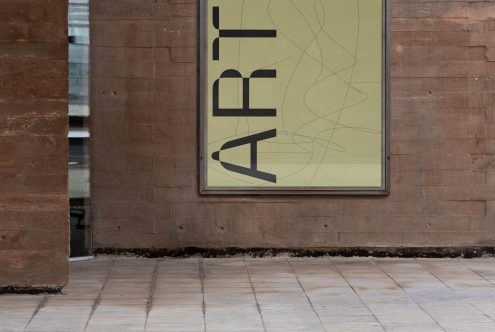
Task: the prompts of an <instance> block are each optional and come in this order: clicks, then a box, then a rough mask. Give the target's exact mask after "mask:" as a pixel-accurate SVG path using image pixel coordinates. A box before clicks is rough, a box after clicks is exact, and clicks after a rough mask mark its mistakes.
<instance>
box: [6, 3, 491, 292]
mask: <svg viewBox="0 0 495 332" xmlns="http://www.w3.org/2000/svg"><path fill="white" fill-rule="evenodd" d="M3 5H4V6H3V9H2V10H1V11H0V18H1V20H0V21H1V22H3V23H1V24H0V26H1V28H0V43H1V44H0V45H1V46H0V59H1V62H0V74H1V75H0V82H1V84H0V87H1V89H0V91H1V92H0V93H1V97H0V108H1V109H2V112H0V119H1V121H0V152H1V154H0V170H1V171H0V177H1V179H2V181H1V183H2V185H1V186H0V188H1V189H0V244H1V248H0V251H1V253H2V255H0V266H1V268H0V271H1V273H0V286H36V287H45V286H49V287H51V286H62V285H63V284H64V283H65V282H66V278H67V272H68V261H67V258H68V256H69V227H68V218H69V196H68V190H67V178H68V167H67V165H68V161H69V160H68V159H69V156H68V143H67V133H68V114H69V113H68V104H69V101H68V91H69V85H68V79H67V77H68V52H67V49H68V38H67V35H68V34H67V27H68V25H67V24H68V21H67V16H68V7H67V1H61V0H40V1H36V3H34V2H31V1H22V0H10V1H7V2H5V3H4V4H3ZM390 9H391V12H390V14H391V19H390V36H391V45H390V51H391V52H390V76H391V78H390V91H389V92H390V95H391V106H390V122H389V125H390V133H389V137H388V140H389V142H390V170H389V177H390V188H389V189H390V193H389V195H385V196H366V195H364V196H363V195H360V196H358V195H311V196H308V195H297V194H295V195H294V194H292V195H245V194H238V195H201V194H200V193H199V157H198V156H199V131H198V127H199V122H198V121H199V115H198V114H199V102H198V94H199V92H200V91H199V88H198V86H199V85H198V79H199V70H198V61H199V60H198V59H199V56H198V55H199V47H198V38H199V35H198V34H199V20H198V18H199V11H198V10H199V4H198V1H194V0H183V1H178V0H177V1H175V0H174V1H172V0H158V1H156V0H144V1H143V0H141V1H137V0H122V1H118V2H116V1H110V0H104V1H90V2H89V34H90V43H89V44H90V46H89V50H90V52H89V53H90V55H89V56H90V61H89V63H90V66H89V77H90V79H89V89H90V90H89V91H90V92H89V96H90V97H89V108H90V114H91V115H90V120H89V121H90V123H91V125H90V131H91V139H90V140H89V142H90V165H91V166H90V172H91V175H90V177H91V224H90V229H91V231H90V234H91V237H92V240H91V247H92V249H93V250H106V249H137V248H139V249H177V248H185V247H198V248H229V247H233V248H327V249H328V248H387V249H385V250H393V249H394V248H430V247H445V248H480V247H493V245H494V244H495V110H494V108H493V96H495V88H494V84H493V83H492V81H493V76H494V73H495V62H494V61H495V52H494V46H495V44H494V41H493V37H492V35H493V33H494V29H495V28H494V27H495V24H494V22H495V21H494V19H493V16H494V13H495V4H494V3H493V2H490V1H488V2H487V1H429V2H424V1H408V2H404V1H391V4H390Z"/></svg>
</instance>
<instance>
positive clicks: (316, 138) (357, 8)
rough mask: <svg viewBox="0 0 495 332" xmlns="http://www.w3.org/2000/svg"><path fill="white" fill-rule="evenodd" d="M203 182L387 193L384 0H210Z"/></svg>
mask: <svg viewBox="0 0 495 332" xmlns="http://www.w3.org/2000/svg"><path fill="white" fill-rule="evenodd" d="M200 6H201V8H200V46H199V47H200V69H201V77H200V192H201V193H203V194H229V193H230V194H242V193H248V194H249V193H250V194H270V193H274V194H286V193H301V194H350V195H353V194H375V195H380V194H387V192H388V183H389V181H388V178H387V176H388V151H387V150H388V143H387V136H388V135H387V123H388V120H387V116H388V111H387V109H388V105H389V96H388V90H389V88H388V82H389V80H388V74H389V72H388V49H389V33H388V29H389V27H388V24H389V14H388V12H389V10H388V7H389V5H388V1H387V0H205V1H201V5H200Z"/></svg>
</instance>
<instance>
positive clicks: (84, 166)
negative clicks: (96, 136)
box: [68, 0, 91, 257]
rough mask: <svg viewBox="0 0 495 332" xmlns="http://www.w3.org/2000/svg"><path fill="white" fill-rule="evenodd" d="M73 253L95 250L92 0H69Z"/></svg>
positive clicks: (71, 241)
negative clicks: (91, 151) (91, 155)
mask: <svg viewBox="0 0 495 332" xmlns="http://www.w3.org/2000/svg"><path fill="white" fill-rule="evenodd" d="M68 33H69V197H70V252H71V254H70V256H71V257H82V256H88V255H89V254H90V251H91V229H90V227H91V222H90V221H91V215H90V186H89V178H90V171H89V169H90V168H89V139H90V131H89V116H90V111H89V0H69V31H68Z"/></svg>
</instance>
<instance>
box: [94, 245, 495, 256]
mask: <svg viewBox="0 0 495 332" xmlns="http://www.w3.org/2000/svg"><path fill="white" fill-rule="evenodd" d="M93 254H94V255H121V256H136V257H145V258H160V257H177V258H181V257H182V258H186V257H204V258H228V257H254V258H262V257H277V256H289V257H325V256H341V257H378V258H380V257H394V258H481V257H494V256H495V247H383V248H366V247H363V248H196V247H187V248H177V249H148V248H133V249H121V248H98V249H94V250H93Z"/></svg>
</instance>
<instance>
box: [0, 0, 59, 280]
mask: <svg viewBox="0 0 495 332" xmlns="http://www.w3.org/2000/svg"><path fill="white" fill-rule="evenodd" d="M66 2H67V1H63V0H36V1H30V0H4V1H1V9H0V287H4V286H44V287H46V286H61V285H63V284H64V283H65V282H66V280H67V275H68V261H67V257H68V254H69V249H68V239H69V234H68V226H69V223H68V196H67V165H68V156H67V155H68V152H67V124H68V120H67V32H66V31H67V4H66Z"/></svg>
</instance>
